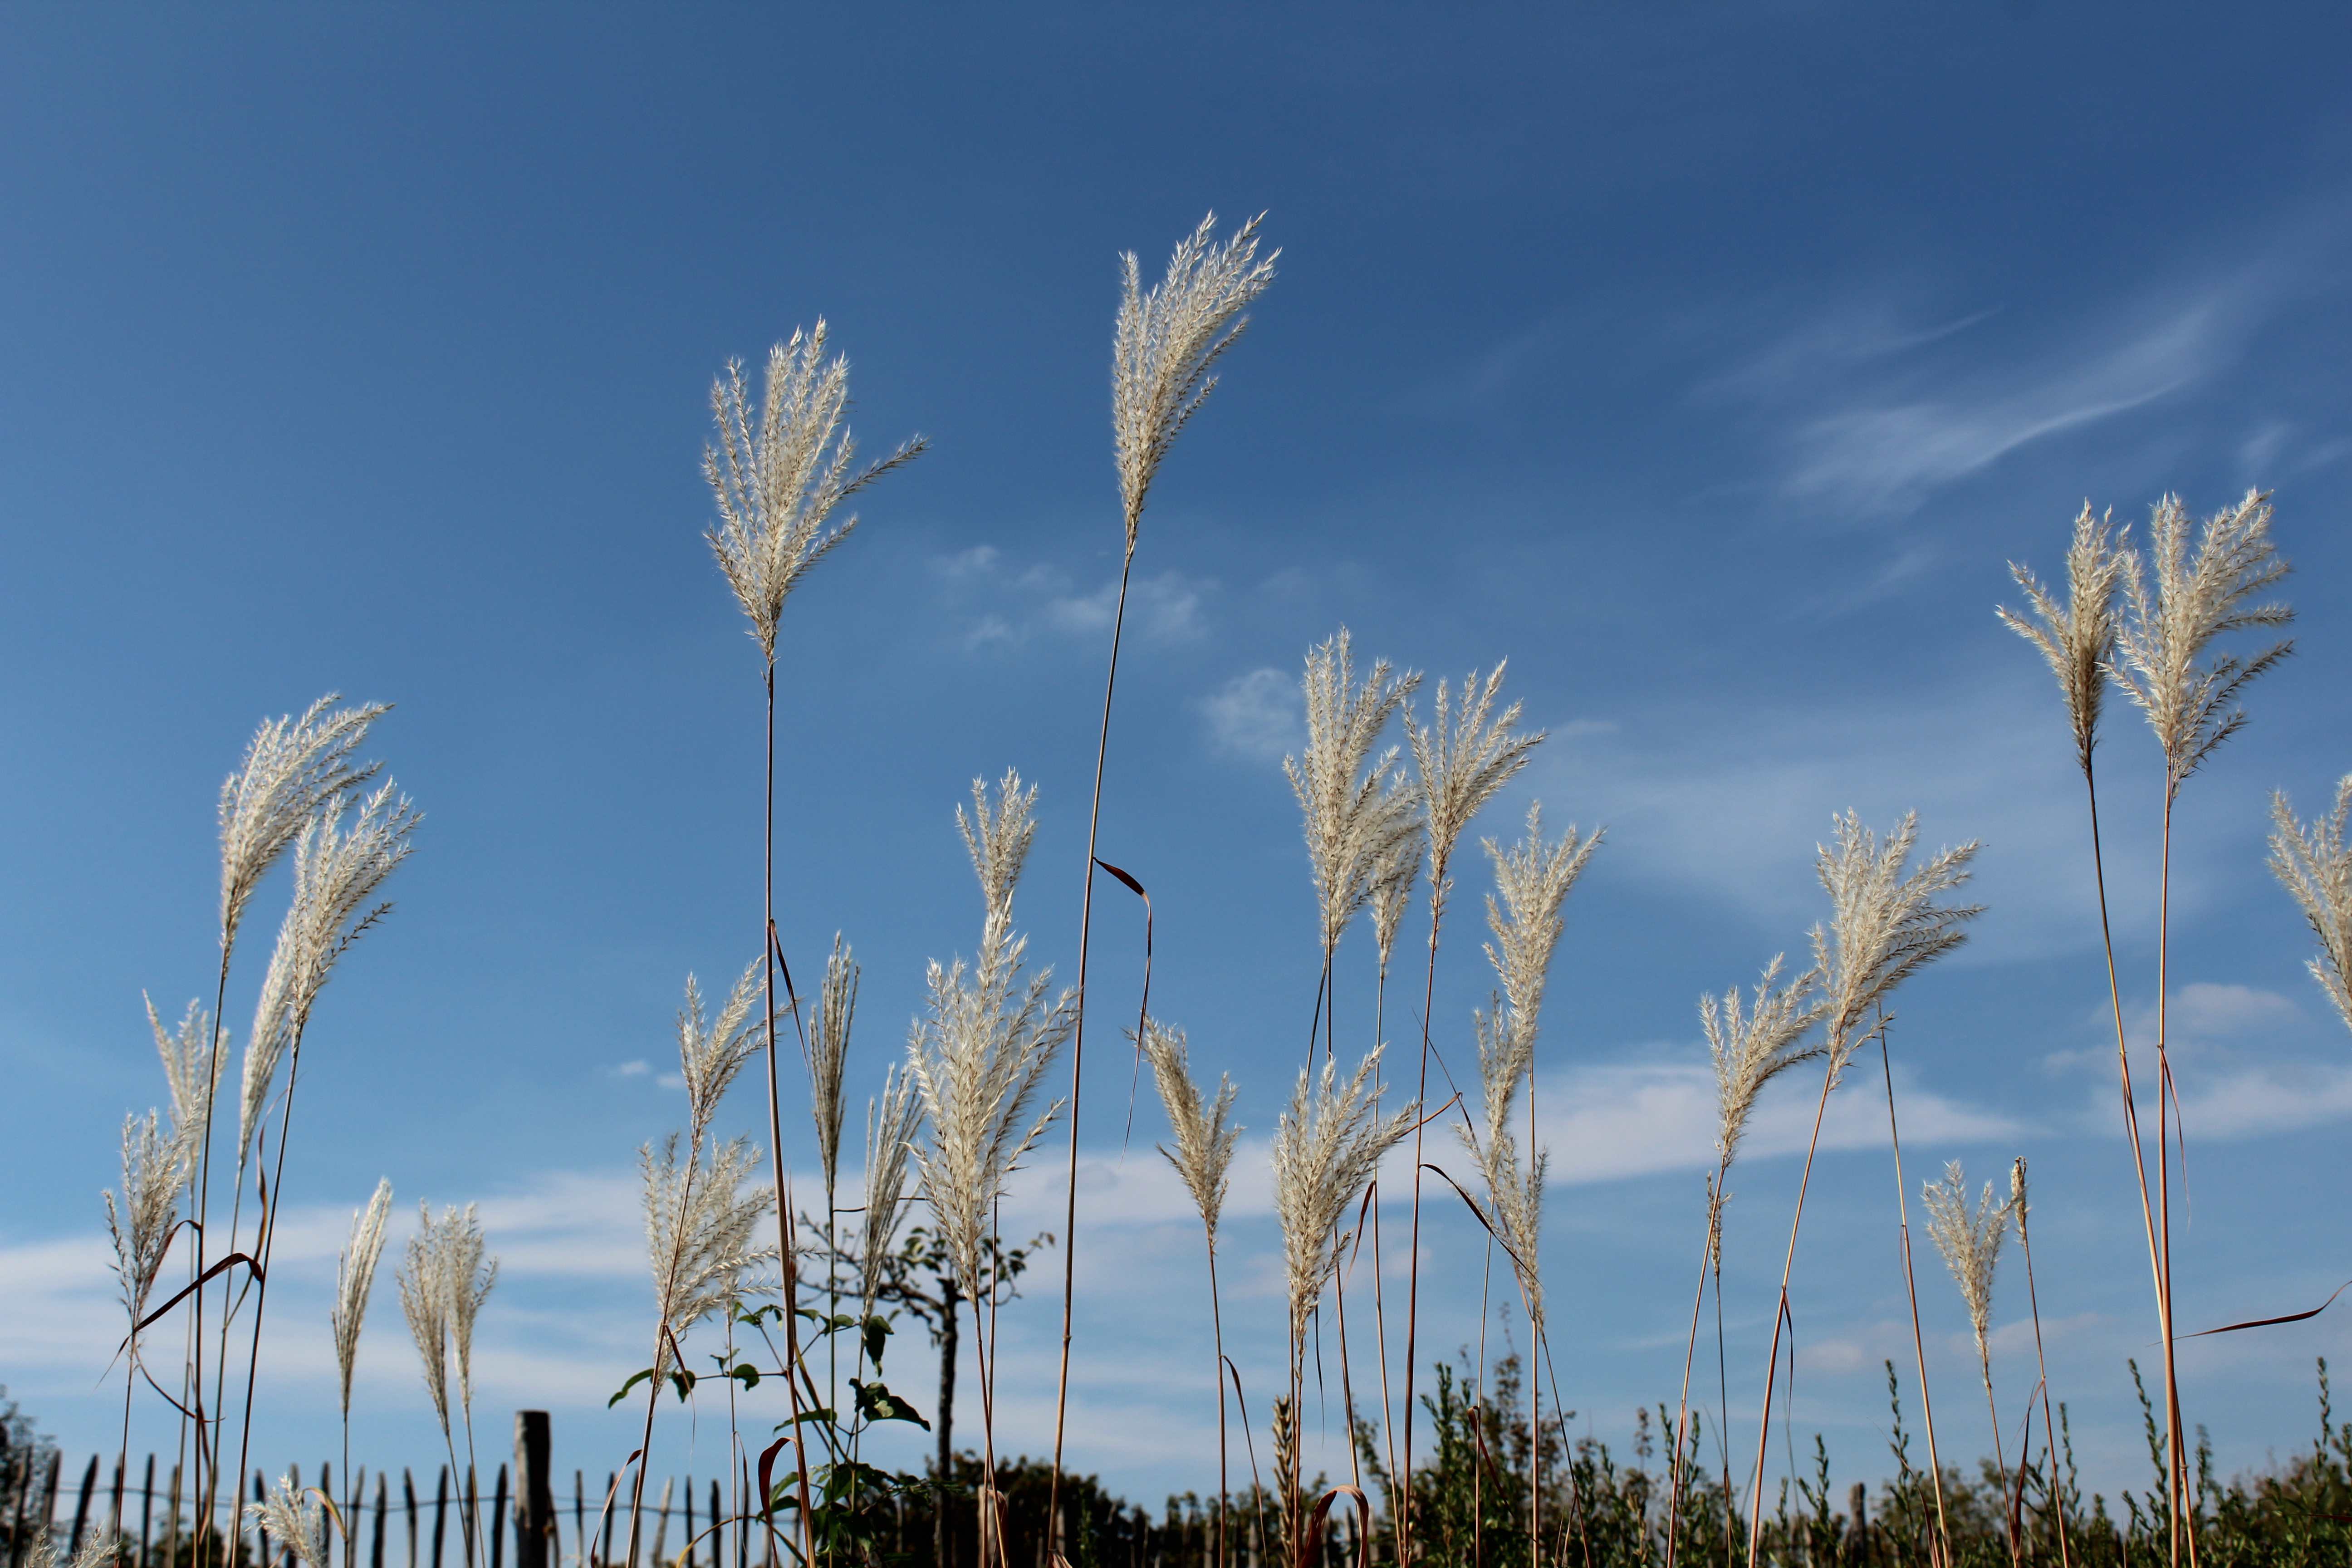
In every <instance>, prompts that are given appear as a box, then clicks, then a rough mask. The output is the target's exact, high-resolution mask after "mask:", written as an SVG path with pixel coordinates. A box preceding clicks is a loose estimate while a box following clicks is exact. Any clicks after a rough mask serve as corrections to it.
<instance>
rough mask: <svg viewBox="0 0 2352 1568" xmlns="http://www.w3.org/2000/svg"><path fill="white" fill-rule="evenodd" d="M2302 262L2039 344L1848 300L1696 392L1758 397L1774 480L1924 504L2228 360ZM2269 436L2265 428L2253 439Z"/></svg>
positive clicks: (2157, 302)
mask: <svg viewBox="0 0 2352 1568" xmlns="http://www.w3.org/2000/svg"><path fill="white" fill-rule="evenodd" d="M2292 277H2293V268H2291V267H2290V266H2288V265H2286V264H2285V263H2284V262H2283V261H2280V260H2276V259H2263V260H2257V261H2255V262H2252V263H2250V264H2247V265H2243V266H2241V267H2239V268H2235V269H2233V270H2231V271H2228V272H2225V273H2223V274H2221V275H2220V276H2218V277H2215V276H2208V277H2204V278H2200V279H2195V280H2193V281H2190V282H2188V283H2178V282H2176V283H2170V284H2164V285H2155V286H2150V287H2147V288H2146V289H2143V290H2142V291H2141V293H2140V294H2139V296H2138V297H2137V299H2135V300H2130V301H2128V302H2127V303H2126V304H2125V305H2123V306H2121V307H2119V308H2118V309H2117V310H2114V311H2112V312H2109V313H2108V314H2106V315H2105V316H2103V317H2101V318H2099V319H2097V320H2094V321H2089V322H2087V323H2085V324H2084V325H2081V326H2079V327H2076V328H2074V329H2072V330H2065V331H2060V332H2057V333H2055V334H2050V335H2049V336H2048V337H2046V338H2045V339H2044V340H2043V341H2042V342H2037V343H2036V345H2035V346H2034V347H2032V348H2031V349H2025V350H2015V349H2011V350H1986V349H1982V348H1980V347H1979V339H1980V338H1981V336H1982V334H1981V333H1979V332H1977V331H1976V330H1975V329H1977V328H1978V327H1979V326H1980V325H1981V324H1982V323H1984V322H1986V321H1989V320H1990V319H1992V318H1993V317H1994V316H1995V315H1997V314H1998V313H1999V312H1997V311H1996V310H1975V311H1971V312H1968V313H1965V314H1962V315H1960V316H1958V317H1957V318H1956V319H1949V320H1945V321H1923V322H1918V323H1916V324H1915V323H1913V322H1910V321H1906V320H1905V315H1904V312H1903V311H1901V310H1898V309H1897V308H1895V306H1893V305H1892V304H1890V303H1889V302H1888V301H1887V300H1885V298H1883V297H1881V298H1877V299H1872V300H1864V301H1860V302H1855V303H1844V304H1841V305H1839V306H1837V307H1836V308H1834V309H1832V310H1828V311H1825V312H1823V313H1822V314H1820V315H1818V316H1816V317H1815V318H1813V319H1812V320H1811V321H1805V322H1803V323H1802V324H1801V325H1799V326H1797V327H1795V328H1794V329H1792V330H1790V331H1788V332H1786V333H1784V334H1782V335H1781V336H1780V338H1779V339H1778V340H1777V341H1775V342H1772V343H1770V344H1769V345H1768V346H1767V347H1766V348H1764V349H1763V350H1762V351H1760V352H1759V353H1756V354H1754V355H1752V356H1750V357H1749V358H1748V360H1747V361H1745V362H1744V363H1740V364H1738V365H1736V366H1734V367H1733V368H1731V369H1730V370H1728V371H1726V372H1723V373H1719V374H1717V375H1715V376H1713V377H1712V378H1710V379H1708V380H1707V381H1706V382H1704V383H1703V384H1701V385H1700V387H1699V388H1698V395H1700V396H1701V397H1703V398H1716V397H1721V398H1728V399H1732V400H1735V401H1739V402H1745V403H1748V404H1750V405H1753V406H1755V407H1756V408H1757V409H1758V410H1759V415H1760V416H1761V417H1763V418H1764V419H1765V420H1766V421H1767V422H1768V423H1769V425H1771V426H1776V427H1777V438H1778V443H1779V445H1780V447H1781V449H1782V450H1783V451H1784V452H1785V453H1786V458H1785V460H1784V462H1783V463H1782V465H1781V472H1780V477H1779V484H1780V489H1781V491H1782V492H1783V493H1784V494H1785V495H1787V496H1789V497H1790V498H1792V499H1794V500H1800V501H1802V502H1806V503H1808V504H1811V505H1814V506H1824V505H1825V506H1828V507H1831V508H1833V509H1835V510H1842V511H1844V512H1847V513H1850V514H1853V515H1857V516H1883V515H1886V514H1889V513H1900V512H1906V511H1909V510H1913V509H1915V508H1916V507H1917V506H1918V505H1919V504H1920V502H1921V501H1922V500H1925V499H1926V497H1927V495H1928V494H1930V493H1931V492H1933V491H1934V490H1936V489H1938V488H1940V487H1942V486H1945V485H1948V484H1951V483H1953V482H1954V481H1956V480H1959V479H1966V478H1968V477H1969V476H1970V475H1973V474H1976V473H1979V472H1981V471H1983V470H1984V469H1986V468H1990V467H1992V466H1993V465H1994V464H1996V463H1998V462H2000V460H2001V459H2002V458H2005V457H2007V456H2009V455H2010V454H2011V453H2012V452H2015V451H2017V450H2019V449H2020V448H2021V447H2027V446H2030V445H2032V444H2033V443H2035V442H2039V441H2043V440H2047V439H2050V438H2052V437H2058V436H2061V435H2063V434H2065V433H2067V432H2070V431H2074V430H2080V429H2084V428H2086V427H2088V426H2094V425H2097V424H2100V423H2102V422H2105V421H2107V420H2110V419H2114V418H2116V417H2117V416H2121V415H2124V414H2126V413H2129V412H2131V411H2132V410H2135V409H2138V408H2141V407H2144V406H2147V405H2150V404H2153V403H2156V402H2158V400H2160V399H2163V398H2166V397H2169V396H2172V395H2177V394H2179V393H2181V392H2183V391H2184V390H2186V389H2188V388H2189V387H2191V386H2193V385H2195V384H2198V383H2200V382H2201V381H2204V380H2206V379H2208V378H2210V376H2212V375H2213V374H2216V373H2217V372H2219V371H2221V370H2223V369H2225V368H2226V367H2227V366H2228V365H2229V364H2230V363H2232V362H2233V361H2234V360H2235V359H2236V358H2237V357H2238V356H2239V354H2241V353H2242V352H2243V350H2244V348H2245V346H2246V344H2247V342H2248V340H2249V339H2250V338H2251V336H2252V333H2253V331H2255V330H2256V329H2257V328H2258V327H2259V326H2260V325H2261V323H2262V322H2263V320H2264V319H2265V318H2266V317H2267V316H2268V315H2269V314H2270V313H2271V312H2272V311H2273V309H2274V308H2275V307H2276V305H2277V303H2278V301H2279V300H2281V298H2283V296H2284V291H2285V289H2286V288H2287V287H2288V285H2289V284H2290V282H2291V279H2292ZM2266 445H2267V446H2268V447H2270V450H2271V452H2272V454H2273V455H2275V444H2274V443H2273V442H2272V441H2271V440H2270V438H2268V437H2264V436H2263V435H2260V434H2258V435H2257V437H2254V438H2252V442H2251V443H2250V446H2251V447H2252V448H2254V449H2261V448H2263V447H2265V446H2266Z"/></svg>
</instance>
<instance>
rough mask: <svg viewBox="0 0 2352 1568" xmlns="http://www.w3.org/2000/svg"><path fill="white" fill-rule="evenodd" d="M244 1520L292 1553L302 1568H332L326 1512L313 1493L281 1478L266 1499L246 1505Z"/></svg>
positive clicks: (324, 1506)
mask: <svg viewBox="0 0 2352 1568" xmlns="http://www.w3.org/2000/svg"><path fill="white" fill-rule="evenodd" d="M245 1512H246V1516H247V1518H248V1519H251V1520H252V1521H254V1522H255V1523H256V1524H257V1525H259V1526H260V1527H261V1528H262V1529H264V1530H266V1531H268V1532H269V1535H270V1538H271V1539H272V1540H274V1541H276V1542H278V1543H280V1544H281V1545H283V1546H284V1547H285V1548H286V1550H287V1551H289V1552H291V1553H293V1555H294V1556H295V1557H296V1559H298V1560H299V1562H300V1563H301V1564H302V1568H334V1561H333V1556H332V1553H331V1550H330V1549H331V1545H332V1542H331V1540H330V1539H329V1537H328V1534H327V1508H326V1505H325V1504H324V1503H323V1502H321V1501H320V1500H319V1498H318V1495H317V1493H316V1492H315V1491H313V1490H311V1489H309V1488H304V1487H298V1486H296V1485H295V1484H294V1478H293V1477H292V1476H290V1475H289V1476H280V1477H278V1484H277V1485H276V1486H275V1487H273V1488H271V1489H270V1491H269V1495H268V1498H266V1499H264V1500H262V1501H260V1502H249V1503H247V1504H246V1505H245Z"/></svg>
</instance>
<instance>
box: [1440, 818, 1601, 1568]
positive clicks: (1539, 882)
mask: <svg viewBox="0 0 2352 1568" xmlns="http://www.w3.org/2000/svg"><path fill="white" fill-rule="evenodd" d="M1601 836H1602V835H1601V830H1600V829H1597V828H1596V829H1595V830H1594V831H1593V832H1591V834H1588V835H1585V836H1583V837H1579V835H1578V833H1577V830H1576V828H1575V826H1573V825H1570V827H1569V830H1568V832H1567V833H1566V834H1565V835H1563V836H1562V837H1560V839H1559V842H1557V843H1546V842H1545V841H1544V836H1543V807H1542V805H1540V804H1536V805H1529V806H1528V827H1527V837H1525V838H1522V839H1521V840H1520V841H1519V842H1518V843H1517V844H1516V845H1514V846H1512V847H1510V848H1509V849H1507V850H1506V849H1504V848H1503V847H1500V846H1499V845H1497V844H1496V842H1495V840H1493V839H1491V838H1488V839H1485V840H1482V844H1483V847H1485V849H1486V857H1487V858H1488V859H1490V860H1492V861H1493V862H1494V865H1495V887H1496V893H1499V894H1500V895H1501V899H1500V901H1499V902H1498V901H1497V900H1496V897H1495V896H1494V895H1493V894H1490V895H1488V897H1487V899H1486V928H1487V930H1488V931H1491V932H1492V933H1493V940H1492V941H1490V942H1487V943H1486V961H1487V963H1489V964H1491V965H1492V966H1493V968H1494V971H1495V977H1496V980H1498V981H1499V982H1501V984H1502V987H1503V989H1502V994H1500V995H1499V996H1497V997H1496V999H1495V1000H1494V1001H1493V1002H1492V1003H1491V1004H1490V1005H1488V1007H1487V1008H1486V1011H1484V1012H1481V1013H1478V1014H1476V1015H1475V1020H1474V1021H1475V1031H1476V1035H1477V1039H1478V1079H1479V1090H1480V1100H1481V1110H1482V1112H1483V1115H1484V1120H1485V1125H1484V1127H1483V1129H1480V1130H1475V1131H1474V1130H1473V1129H1472V1128H1471V1127H1470V1126H1468V1125H1467V1124H1466V1122H1465V1125H1464V1126H1462V1127H1461V1128H1459V1129H1458V1130H1457V1131H1459V1132H1460V1134H1461V1137H1462V1142H1463V1143H1464V1145H1465V1147H1466V1148H1467V1149H1468V1150H1469V1152H1470V1155H1471V1158H1472V1159H1473V1161H1475V1163H1476V1165H1477V1168H1478V1173H1479V1174H1480V1176H1482V1177H1483V1178H1484V1179H1485V1181H1486V1201H1487V1208H1488V1215H1487V1217H1488V1220H1489V1222H1490V1223H1491V1225H1492V1226H1493V1227H1494V1234H1495V1237H1496V1239H1497V1240H1499V1241H1500V1242H1501V1243H1502V1244H1503V1250H1504V1251H1505V1253H1506V1254H1507V1255H1508V1257H1509V1258H1510V1259H1511V1267H1512V1268H1513V1270H1514V1271H1515V1272H1516V1274H1517V1278H1518V1286H1519V1299H1520V1300H1521V1302H1522V1303H1523V1304H1524V1305H1525V1307H1526V1309H1527V1313H1528V1337H1529V1341H1530V1342H1531V1343H1532V1342H1534V1341H1535V1340H1536V1339H1537V1338H1538V1337H1540V1336H1541V1334H1542V1332H1543V1327H1544V1300H1543V1277H1542V1274H1541V1272H1540V1271H1539V1269H1538V1263H1537V1254H1538V1244H1539V1243H1540V1241H1541V1239H1542V1230H1543V1225H1542V1220H1543V1185H1544V1172H1545V1169H1546V1166H1547V1165H1548V1164H1549V1154H1548V1153H1547V1152H1545V1151H1544V1150H1542V1149H1540V1148H1538V1146H1537V1143H1536V1125H1535V1088H1536V1033H1537V1028H1538V1021H1539V1018H1540V1016H1541V1013H1542V1010H1543V998H1544V989H1545V985H1546V984H1547V982H1548V980H1549V976H1550V972H1551V961H1552V955H1553V953H1554V952H1556V951H1557V950H1558V948H1559V934H1560V929H1561V919H1560V910H1561V907H1562V906H1563V905H1565V904H1566V903H1567V901H1568V895H1569V893H1570V890H1571V889H1574V887H1575V886H1576V881H1577V879H1578V878H1579V877H1580V876H1582V875H1583V874H1584V868H1585V867H1586V865H1587V864H1589V863H1590V862H1591V858H1592V852H1593V851H1594V850H1596V849H1598V848H1599V847H1601ZM1522 1080H1524V1081H1525V1083H1526V1085H1527V1090H1528V1129H1527V1157H1526V1159H1525V1160H1524V1162H1523V1161H1522V1160H1521V1158H1520V1154H1519V1148H1518V1140H1517V1138H1516V1137H1515V1136H1514V1135H1513V1133H1512V1131H1511V1124H1510V1119H1511V1108H1512V1101H1513V1100H1515V1099H1516V1098H1517V1094H1518V1090H1519V1085H1520V1083H1521V1082H1522ZM1481 1331H1482V1332H1483V1331H1484V1322H1483V1316H1482V1321H1481ZM1481 1370H1482V1371H1483V1367H1482V1369H1481ZM1528 1394H1529V1423H1530V1425H1531V1426H1538V1427H1539V1426H1540V1424H1541V1420H1542V1407H1543V1389H1542V1384H1541V1382H1540V1380H1538V1379H1536V1378H1534V1377H1532V1376H1531V1377H1530V1378H1529V1380H1528ZM1472 1408H1473V1409H1474V1410H1475V1409H1476V1408H1477V1405H1476V1400H1475V1396H1474V1398H1473V1401H1472ZM1542 1458H1543V1445H1542V1444H1540V1443H1536V1444H1532V1445H1531V1446H1530V1447H1528V1546H1529V1550H1530V1552H1539V1551H1540V1543H1541V1541H1542V1534H1543V1532H1542V1530H1541V1528H1540V1526H1541V1520H1542V1514H1541V1509H1542V1505H1543V1487H1542V1481H1541V1476H1540V1473H1539V1467H1540V1466H1541V1464H1542Z"/></svg>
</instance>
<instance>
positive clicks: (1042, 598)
mask: <svg viewBox="0 0 2352 1568" xmlns="http://www.w3.org/2000/svg"><path fill="white" fill-rule="evenodd" d="M932 572H933V574H934V576H935V577H936V578H937V580H938V581H939V583H940V587H941V591H942V593H943V594H944V595H945V596H946V597H947V599H948V601H949V603H950V605H952V606H954V608H955V609H956V610H957V611H958V612H959V613H960V615H961V617H962V621H963V641H964V643H965V646H966V647H975V648H979V647H992V646H994V647H1017V646H1019V645H1021V644H1024V643H1026V642H1028V641H1030V640H1031V639H1032V638H1034V637H1038V636H1040V635H1049V636H1056V637H1095V636H1100V635H1104V634H1108V632H1109V630H1110V626H1111V622H1112V619H1113V617H1114V616H1116V615H1117V613H1118V580H1117V579H1116V578H1113V579H1110V580H1108V581H1106V582H1103V583H1100V584H1096V585H1094V586H1092V587H1086V586H1082V585H1080V584H1078V582H1077V581H1076V578H1074V577H1073V576H1072V575H1071V574H1069V573H1068V572H1066V571H1065V570H1063V569H1062V568H1061V567H1059V566H1056V565H1054V564H1052V563H1034V564H1032V565H1028V566H1021V565H1016V564H1015V563H1012V562H1010V561H1008V560H1007V559H1006V558H1005V555H1004V552H1003V551H1001V550H999V549H998V548H997V547H996V546H995V545H992V544H979V545H974V546H972V547H971V549H969V550H964V551H961V552H957V553H956V554H953V555H950V556H945V557H942V558H940V560H938V561H935V562H933V563H932ZM1216 590H1217V584H1216V583H1215V582H1214V581H1213V580H1212V579H1209V578H1205V577H1192V576H1188V575H1187V574H1184V573H1181V572H1175V571H1168V572H1159V573H1150V574H1141V575H1138V576H1137V577H1135V578H1134V579H1133V580H1132V581H1130V582H1129V584H1128V595H1127V619H1128V627H1129V631H1130V632H1131V633H1133V634H1136V635H1139V636H1141V637H1145V638H1147V639H1150V640H1153V641H1159V642H1183V641H1189V640H1191V639H1192V638H1194V637H1200V636H1202V635H1203V634H1204V633H1205V632H1206V631H1207V630H1208V611H1207V601H1208V599H1209V598H1210V597H1211V596H1212V595H1214V594H1215V592H1216Z"/></svg>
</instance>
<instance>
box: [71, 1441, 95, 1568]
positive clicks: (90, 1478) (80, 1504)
mask: <svg viewBox="0 0 2352 1568" xmlns="http://www.w3.org/2000/svg"><path fill="white" fill-rule="evenodd" d="M97 1486H98V1456H97V1455H96V1454H92V1455H91V1456H90V1457H89V1468H88V1469H86V1470H84V1471H83V1472H82V1473H81V1496H80V1498H79V1500H77V1501H76V1502H75V1503H74V1523H73V1534H72V1536H71V1537H70V1538H69V1539H68V1542H67V1544H66V1557H67V1560H68V1561H71V1560H72V1557H73V1554H74V1553H75V1552H79V1551H80V1550H81V1531H82V1527H83V1526H84V1525H86V1524H88V1523H89V1494H90V1493H91V1492H92V1491H93V1490H95V1489H97Z"/></svg>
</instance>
